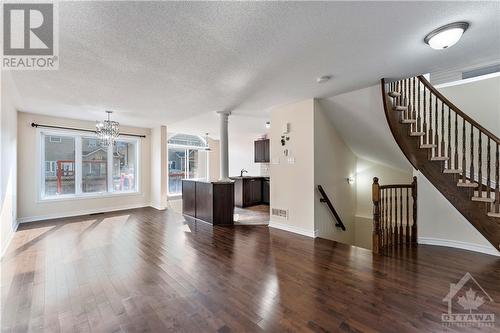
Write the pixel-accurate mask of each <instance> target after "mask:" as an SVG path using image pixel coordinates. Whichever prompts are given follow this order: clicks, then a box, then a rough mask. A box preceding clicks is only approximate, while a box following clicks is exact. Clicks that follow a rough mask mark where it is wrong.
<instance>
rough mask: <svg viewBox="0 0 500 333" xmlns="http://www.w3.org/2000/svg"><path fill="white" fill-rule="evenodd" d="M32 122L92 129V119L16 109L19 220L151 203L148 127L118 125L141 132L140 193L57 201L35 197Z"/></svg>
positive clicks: (34, 144)
mask: <svg viewBox="0 0 500 333" xmlns="http://www.w3.org/2000/svg"><path fill="white" fill-rule="evenodd" d="M32 122H37V123H41V124H48V125H58V126H68V127H76V128H87V129H94V128H95V123H94V122H89V121H81V120H74V119H67V118H55V117H49V116H43V115H37V114H30V113H23V112H19V113H18V124H17V125H18V127H17V128H18V145H17V149H18V219H19V220H20V221H21V222H26V221H33V220H43V219H48V218H54V217H59V216H73V215H84V214H89V213H94V212H103V211H111V210H119V209H127V208H133V207H143V206H149V205H150V173H151V168H150V156H151V152H150V140H151V132H150V130H149V129H143V128H134V127H125V126H121V130H122V131H123V132H126V133H133V134H144V135H146V138H144V139H141V141H140V142H141V144H140V165H139V169H140V193H138V194H130V195H121V196H111V197H103V198H78V199H67V200H56V201H39V200H38V179H37V173H38V168H39V166H38V165H37V163H36V161H37V159H36V156H37V149H38V148H37V147H38V144H37V142H38V139H37V131H36V129H35V128H33V127H31V123H32Z"/></svg>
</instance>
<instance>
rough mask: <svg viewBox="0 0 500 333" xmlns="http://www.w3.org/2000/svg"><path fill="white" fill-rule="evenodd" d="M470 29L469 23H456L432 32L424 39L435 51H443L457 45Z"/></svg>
mask: <svg viewBox="0 0 500 333" xmlns="http://www.w3.org/2000/svg"><path fill="white" fill-rule="evenodd" d="M468 27H469V23H467V22H454V23H450V24H447V25H445V26H442V27H440V28H437V29H435V30H433V31H431V32H430V33H429V34H427V36H425V38H424V42H425V43H426V44H428V45H429V46H430V47H431V48H433V49H434V50H443V49H446V48H448V47H450V46H452V45H455V44H456V43H457V42H458V41H459V40H460V38H461V37H462V35H463V34H464V32H465V30H467V28H468Z"/></svg>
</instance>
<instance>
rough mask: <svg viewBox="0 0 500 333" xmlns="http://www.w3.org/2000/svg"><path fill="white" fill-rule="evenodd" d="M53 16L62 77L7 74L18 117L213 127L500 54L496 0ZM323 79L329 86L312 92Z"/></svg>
mask: <svg viewBox="0 0 500 333" xmlns="http://www.w3.org/2000/svg"><path fill="white" fill-rule="evenodd" d="M59 11H60V20H59V23H60V28H59V30H60V44H59V45H60V69H59V70H58V71H38V72H34V71H26V72H16V73H14V74H13V77H14V80H15V82H16V84H17V87H18V90H19V92H20V95H21V98H22V102H21V104H20V105H19V108H20V109H21V110H22V111H29V112H35V113H44V114H50V115H56V116H64V117H72V118H80V119H89V120H95V119H98V118H102V117H103V116H104V112H103V111H104V110H105V109H112V110H116V114H115V119H117V120H119V121H121V122H122V123H124V124H127V125H136V126H148V127H149V126H154V125H157V124H160V123H164V124H167V125H169V124H173V123H176V122H179V121H183V120H186V119H189V118H191V119H193V122H194V121H195V120H196V119H202V122H200V123H199V124H198V125H197V126H199V127H200V128H202V127H204V126H205V125H206V127H211V126H214V125H213V123H211V124H208V123H205V122H204V120H203V119H204V118H203V116H200V115H202V114H203V113H208V112H213V111H214V110H221V109H230V110H233V111H234V112H235V114H240V115H242V114H243V115H251V116H252V117H255V116H263V117H265V116H266V115H267V112H268V111H267V110H268V109H269V108H270V107H271V106H275V105H278V104H284V103H289V102H293V101H297V100H301V99H305V98H311V97H329V96H333V95H336V94H339V93H343V92H346V91H351V90H354V89H358V88H362V87H367V86H370V85H373V84H375V83H377V82H378V80H379V79H380V78H381V77H399V76H406V75H411V74H415V73H423V72H432V71H436V70H442V69H444V68H452V67H453V68H456V67H457V66H467V65H471V64H473V63H475V62H485V61H488V60H491V59H493V58H498V57H499V55H500V20H498V17H500V3H499V2H441V1H439V2H234V3H230V2H110V1H108V2H95V1H93V2H61V3H60V5H59ZM458 20H466V21H469V22H470V24H471V26H470V29H469V31H467V33H466V34H465V35H464V37H463V39H462V41H461V42H460V43H458V44H457V45H455V46H454V47H452V48H450V49H448V50H443V51H435V50H432V49H430V48H429V47H428V46H427V45H425V44H424V43H423V42H422V39H423V37H424V36H425V34H426V33H428V32H429V31H431V30H433V29H434V28H436V27H439V26H441V25H444V24H446V23H450V22H453V21H458ZM323 74H331V75H333V79H332V80H331V81H330V82H327V83H324V84H317V83H315V78H316V77H317V76H320V75H323ZM193 117H194V118H193ZM212 118H213V117H212ZM215 121H216V119H215ZM257 126H259V125H258V124H257ZM252 130H253V129H252ZM203 132H205V130H203Z"/></svg>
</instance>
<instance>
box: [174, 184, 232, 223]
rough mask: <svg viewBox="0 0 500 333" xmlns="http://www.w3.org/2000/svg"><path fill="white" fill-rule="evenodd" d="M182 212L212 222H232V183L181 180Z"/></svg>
mask: <svg viewBox="0 0 500 333" xmlns="http://www.w3.org/2000/svg"><path fill="white" fill-rule="evenodd" d="M182 213H183V214H185V215H188V216H191V217H194V218H196V219H199V220H202V221H205V222H208V223H211V224H214V225H223V224H233V215H234V183H233V182H207V181H197V180H187V179H185V180H183V181H182Z"/></svg>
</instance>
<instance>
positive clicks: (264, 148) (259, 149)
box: [254, 139, 271, 163]
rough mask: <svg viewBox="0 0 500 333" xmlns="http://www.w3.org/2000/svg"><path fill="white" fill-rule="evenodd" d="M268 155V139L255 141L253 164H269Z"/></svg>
mask: <svg viewBox="0 0 500 333" xmlns="http://www.w3.org/2000/svg"><path fill="white" fill-rule="evenodd" d="M270 155H271V154H270V144H269V139H262V140H256V141H255V142H254V161H255V163H269V161H270Z"/></svg>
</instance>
